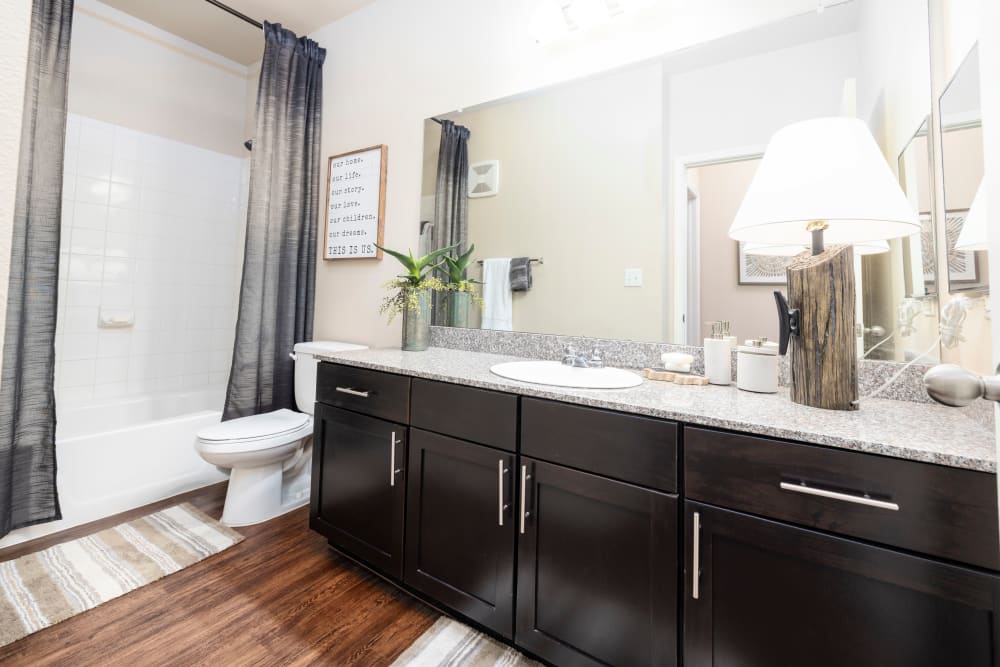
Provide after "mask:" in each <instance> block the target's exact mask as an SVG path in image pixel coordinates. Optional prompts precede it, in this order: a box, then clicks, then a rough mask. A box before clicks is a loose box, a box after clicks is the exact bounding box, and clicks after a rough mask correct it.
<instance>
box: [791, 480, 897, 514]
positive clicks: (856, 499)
mask: <svg viewBox="0 0 1000 667" xmlns="http://www.w3.org/2000/svg"><path fill="white" fill-rule="evenodd" d="M780 486H781V490H782V491H791V492H792V493H804V494H806V495H807V496H819V497H820V498H832V499H833V500H843V501H844V502H847V503H855V504H857V505H867V506H868V507H877V508H879V509H883V510H892V511H893V512H898V511H899V505H897V504H896V503H890V502H887V501H885V500H875V499H874V498H869V497H868V496H856V495H852V494H850V493H840V492H839V491H828V490H827V489H817V488H816V487H813V486H807V485H806V483H805V482H802V483H801V484H792V483H791V482H782V483H781V484H780Z"/></svg>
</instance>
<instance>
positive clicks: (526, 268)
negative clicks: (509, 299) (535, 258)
mask: <svg viewBox="0 0 1000 667" xmlns="http://www.w3.org/2000/svg"><path fill="white" fill-rule="evenodd" d="M510 289H511V291H513V292H527V291H528V290H529V289H531V259H530V258H529V257H515V258H514V259H512V260H510Z"/></svg>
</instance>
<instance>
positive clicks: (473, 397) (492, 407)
mask: <svg viewBox="0 0 1000 667" xmlns="http://www.w3.org/2000/svg"><path fill="white" fill-rule="evenodd" d="M410 410H411V413H410V422H411V424H412V425H413V426H417V427H419V428H423V429H427V430H428V431H435V432H437V433H443V434H445V435H451V436H454V437H456V438H462V439H463V440H471V441H472V442H478V443H480V444H483V445H491V446H493V447H499V448H501V449H506V450H507V451H511V452H512V451H514V450H515V448H516V447H517V396H515V395H514V394H504V393H501V392H497V391H489V390H487V389H476V388H474V387H464V386H462V385H457V384H449V383H447V382H434V381H431V380H420V379H414V380H413V391H412V406H411V408H410Z"/></svg>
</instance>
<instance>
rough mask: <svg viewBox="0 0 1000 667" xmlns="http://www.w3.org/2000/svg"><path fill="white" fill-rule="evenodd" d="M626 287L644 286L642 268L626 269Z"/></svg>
mask: <svg viewBox="0 0 1000 667" xmlns="http://www.w3.org/2000/svg"><path fill="white" fill-rule="evenodd" d="M625 287H642V269H625Z"/></svg>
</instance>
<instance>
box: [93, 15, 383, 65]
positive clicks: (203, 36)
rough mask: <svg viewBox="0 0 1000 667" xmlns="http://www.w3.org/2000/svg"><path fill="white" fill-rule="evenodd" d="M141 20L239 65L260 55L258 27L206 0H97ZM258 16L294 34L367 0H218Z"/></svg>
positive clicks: (308, 30) (310, 29) (331, 19)
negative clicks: (160, 0) (168, 0)
mask: <svg viewBox="0 0 1000 667" xmlns="http://www.w3.org/2000/svg"><path fill="white" fill-rule="evenodd" d="M102 1H103V2H104V4H106V5H109V6H111V7H114V8H115V9H118V10H120V11H123V12H125V13H127V14H131V15H132V16H134V17H135V18H137V19H139V20H140V21H145V22H147V23H151V24H153V25H155V26H156V27H157V28H160V29H161V30H166V31H167V32H169V33H172V34H174V35H177V36H178V37H181V38H183V39H186V40H188V41H189V42H194V43H195V44H198V45H199V46H202V47H204V48H206V49H208V50H209V51H213V52H215V53H218V54H219V55H221V56H223V57H226V58H229V59H230V60H233V61H235V62H238V63H240V64H242V65H252V64H253V63H255V62H257V61H258V60H260V59H261V55H262V53H263V48H264V45H263V40H262V39H261V37H260V30H259V29H257V28H255V27H254V26H252V25H250V24H249V23H246V22H244V21H242V20H240V19H238V18H236V17H235V16H232V15H230V14H228V13H226V12H225V11H223V10H221V9H219V8H218V7H214V6H212V5H211V4H209V3H208V2H205V0H170V2H150V1H149V0H102ZM223 1H224V2H225V3H226V4H227V5H229V6H230V7H232V8H233V9H235V10H236V11H238V12H241V13H243V14H245V15H247V16H249V17H250V18H252V19H256V20H257V21H270V22H272V23H280V24H282V25H283V26H285V27H286V28H288V29H289V30H291V31H292V32H294V33H295V34H297V35H300V36H301V35H308V34H309V33H311V32H313V31H314V30H316V29H317V28H319V27H321V26H324V25H326V24H327V23H330V22H332V21H336V20H337V19H339V18H341V17H343V16H346V15H347V14H350V13H351V12H353V11H354V10H356V9H358V8H360V7H362V6H364V5H366V4H368V3H369V2H371V1H372V0H281V2H276V1H275V0H223Z"/></svg>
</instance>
